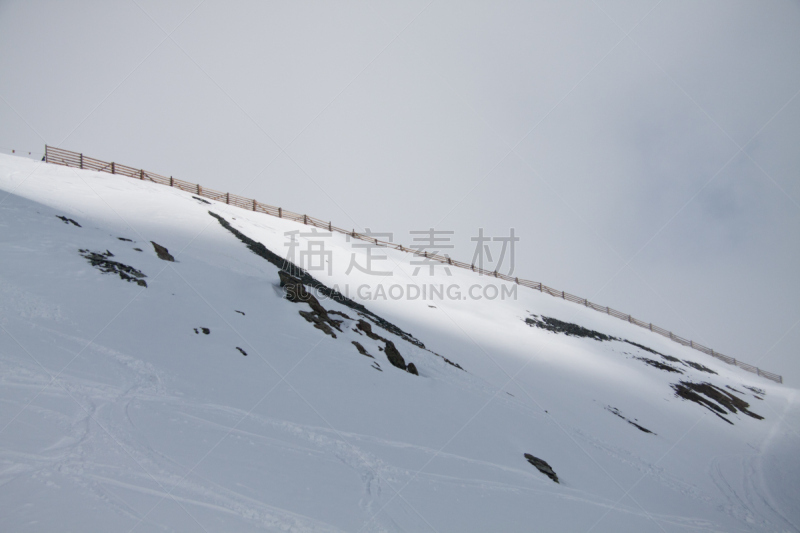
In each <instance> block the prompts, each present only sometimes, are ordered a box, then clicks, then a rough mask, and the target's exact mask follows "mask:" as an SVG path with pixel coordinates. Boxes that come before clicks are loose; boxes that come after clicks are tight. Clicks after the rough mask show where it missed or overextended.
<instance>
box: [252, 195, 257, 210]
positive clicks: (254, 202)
mask: <svg viewBox="0 0 800 533" xmlns="http://www.w3.org/2000/svg"><path fill="white" fill-rule="evenodd" d="M257 203H258V202H256V200H255V198H254V199H253V211H255V210H256V204H257Z"/></svg>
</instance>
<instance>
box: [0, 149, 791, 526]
mask: <svg viewBox="0 0 800 533" xmlns="http://www.w3.org/2000/svg"><path fill="white" fill-rule="evenodd" d="M0 191H4V192H0V228H1V229H0V326H2V329H0V372H1V374H0V375H1V376H2V388H0V509H2V511H1V512H0V530H3V531H110V530H113V531H209V532H211V531H264V530H266V531H440V532H443V531H670V532H671V531H798V530H799V528H800V511H798V507H799V506H797V505H796V503H797V500H798V494H800V492H799V490H800V460H799V459H798V457H797V450H798V444H799V443H800V437H798V433H797V431H796V429H795V428H797V427H798V425H799V424H798V422H800V414H798V409H797V406H796V398H797V390H795V389H793V388H791V387H789V386H787V385H777V384H774V383H772V382H770V381H768V380H765V379H763V378H759V377H758V376H755V375H752V374H748V373H746V372H744V371H742V370H740V369H737V368H735V367H730V366H728V365H725V364H723V363H721V362H719V361H717V360H715V359H712V358H710V357H707V356H705V355H703V354H701V353H699V352H696V351H693V350H690V349H687V348H685V347H682V346H680V345H678V344H675V343H672V342H670V341H669V340H667V339H664V338H663V337H660V336H658V335H654V334H651V333H650V332H648V331H646V330H643V329H641V328H638V327H635V326H631V325H629V324H626V323H624V322H622V321H619V320H617V319H614V318H610V317H607V316H604V315H602V314H600V313H597V312H594V311H590V310H587V309H584V308H582V307H580V306H578V305H574V304H570V303H567V302H563V301H560V300H558V299H555V298H552V297H549V296H545V295H541V294H539V293H536V292H534V291H531V290H526V289H524V288H520V289H519V290H518V292H517V298H516V299H507V300H505V301H501V300H500V299H499V298H498V299H495V300H487V299H485V298H483V299H481V300H469V299H467V300H457V301H456V300H449V299H436V300H433V301H432V300H422V299H421V298H420V299H416V300H408V299H405V298H404V299H400V300H392V299H391V298H387V299H377V300H375V299H370V300H362V299H360V298H359V297H358V295H357V294H356V293H355V288H356V287H357V286H359V285H362V284H369V285H370V286H371V288H372V291H371V292H373V293H375V292H377V290H376V287H377V285H378V284H379V283H383V284H384V286H385V287H387V288H388V287H389V286H391V285H392V284H400V285H403V286H406V285H408V284H419V283H435V284H439V283H445V284H447V285H456V286H457V287H459V288H460V290H461V292H462V293H466V292H467V290H468V288H469V287H471V286H472V285H475V284H480V285H481V286H485V285H490V284H496V282H497V280H491V279H484V278H481V277H478V276H476V275H474V274H473V273H471V272H468V271H461V270H459V269H453V270H452V272H451V274H452V275H451V276H442V275H441V274H437V275H436V276H435V277H434V278H425V277H422V274H420V276H413V275H412V274H413V270H414V268H415V267H414V266H413V265H411V264H410V263H409V261H410V260H411V257H410V256H408V255H407V254H402V253H400V252H395V251H392V250H380V253H381V254H385V255H387V256H388V260H387V261H384V262H382V263H381V267H380V268H381V269H382V270H392V271H393V274H394V275H393V276H388V277H382V278H377V277H376V276H371V275H368V274H365V273H362V272H359V271H358V270H357V269H353V270H352V271H351V272H350V273H349V274H348V273H347V272H346V271H347V269H348V266H349V264H350V260H351V256H352V254H356V258H357V259H363V254H365V251H364V249H363V248H357V247H353V244H362V243H359V242H358V241H357V242H355V243H350V242H348V240H347V239H346V237H345V236H343V235H339V234H334V235H333V236H330V237H325V241H324V242H325V249H326V250H329V251H331V252H332V255H331V258H330V259H331V261H330V264H331V272H330V274H329V273H328V272H326V271H310V272H309V273H310V274H311V275H312V276H314V278H316V279H317V280H318V281H319V283H321V284H324V285H325V286H327V287H329V288H333V287H336V288H338V289H339V290H340V291H342V292H345V291H347V292H348V293H349V296H350V298H351V299H352V301H353V302H352V303H351V302H337V301H334V300H332V299H329V298H325V297H324V296H323V295H321V294H320V293H319V292H318V291H317V292H315V291H312V293H315V294H316V295H317V296H319V298H318V302H319V304H320V305H321V306H322V307H323V308H324V311H326V312H327V315H326V316H323V317H322V319H320V316H319V315H317V316H316V319H317V320H318V321H319V322H321V323H322V324H321V327H320V328H317V327H315V325H314V323H313V322H312V321H313V320H315V317H314V316H310V315H313V313H314V309H313V306H310V305H309V304H307V303H302V302H299V303H298V302H293V301H290V299H287V298H286V292H287V290H286V287H281V283H280V279H279V275H278V271H279V269H278V267H277V266H275V265H274V264H273V263H271V262H270V261H268V260H267V259H265V257H263V256H261V255H258V254H257V253H254V252H253V251H252V250H251V249H249V248H248V246H247V242H251V243H252V242H255V243H261V244H262V245H263V246H264V247H265V248H266V249H267V250H270V251H272V252H273V253H275V254H277V255H278V256H281V257H283V256H285V255H286V253H287V250H288V248H287V246H286V243H287V237H286V236H285V232H288V231H293V230H300V231H301V232H307V231H309V228H308V227H305V226H302V225H300V224H296V223H294V222H290V221H286V220H283V219H277V218H272V217H268V216H266V215H261V214H256V213H251V212H247V211H244V210H239V209H235V208H231V207H229V206H226V205H224V204H219V203H217V202H211V203H210V204H209V203H207V202H205V201H201V200H198V199H195V198H193V197H192V195H191V194H188V193H185V192H181V191H178V190H175V189H170V188H167V187H163V186H159V185H155V184H152V183H145V182H139V181H136V180H132V179H129V178H122V177H118V176H111V175H108V174H98V173H93V172H88V171H80V170H75V169H69V168H64V167H57V166H52V165H45V164H43V163H42V164H40V163H36V162H31V161H29V160H26V159H22V158H15V157H11V156H0ZM6 193H10V194H8V195H6ZM210 212H211V213H214V214H216V215H217V216H218V217H219V218H217V217H214V216H212V215H211V214H210ZM59 217H63V218H59ZM220 219H221V220H222V221H223V222H224V224H223V223H221V221H220ZM376 222H379V221H376ZM226 225H227V226H229V227H225V226H226ZM312 240H313V239H312ZM307 241H308V239H307V238H303V237H300V238H298V243H299V249H300V250H303V249H306V244H307ZM153 242H154V243H157V244H158V245H159V246H160V247H164V248H166V249H167V250H168V253H169V254H171V255H172V256H173V257H174V259H175V261H174V262H173V261H168V260H164V259H162V258H159V254H158V253H157V247H156V246H155V245H154V244H152V243H153ZM137 249H138V250H137ZM359 254H360V255H359ZM162 255H163V254H162ZM93 262H94V263H95V264H94V265H93V264H92V263H93ZM361 264H364V262H363V261H361ZM102 270H111V272H102ZM424 270H426V269H423V271H424ZM119 271H122V272H123V275H120V274H119V273H118V272H119ZM141 276H144V277H141ZM124 278H127V279H124ZM140 281H141V282H143V283H139V282H140ZM145 284H146V286H145ZM358 303H360V304H363V305H364V306H365V308H366V310H368V311H369V312H368V313H365V312H361V314H359V309H355V308H354V306H355V307H357V304H358ZM300 311H302V312H303V313H305V314H306V315H307V316H309V319H306V318H304V317H303V316H301V313H300ZM309 320H312V321H309ZM326 320H327V322H326ZM382 320H385V321H386V322H382ZM335 321H341V323H338V324H337V323H336V322H335ZM360 322H363V323H367V324H369V325H370V332H371V336H370V334H369V333H367V332H366V331H364V327H363V325H362V326H361V327H359V323H360ZM332 323H333V324H334V326H333V327H331V324H332ZM337 325H338V329H337V327H336V326H337ZM381 325H383V326H385V327H381ZM577 326H580V327H582V328H584V329H579V328H577ZM326 327H328V328H329V329H330V331H329V333H333V334H334V335H335V338H334V336H333V335H331V334H329V333H326V332H325V331H324V329H325V328H326ZM203 328H206V330H204V329H203ZM205 331H208V333H205ZM565 331H568V332H570V333H572V334H569V335H568V334H566V333H565ZM406 333H407V334H406ZM612 337H613V338H612ZM604 339H605V340H604ZM354 341H355V342H357V343H359V344H360V346H361V348H362V349H363V351H365V352H367V353H368V354H369V356H366V355H362V353H360V351H361V350H360V349H358V348H357V347H356V345H355V344H353V342H354ZM389 341H390V342H389ZM390 343H391V345H392V346H394V347H395V348H396V350H397V352H399V353H400V354H401V356H402V357H403V359H404V362H405V364H408V363H413V364H414V366H415V367H416V369H417V371H418V373H419V375H418V376H417V375H413V374H412V373H409V372H407V371H404V370H402V369H400V368H397V367H396V366H393V365H392V364H391V362H390V361H389V358H388V356H387V352H389V351H391V349H390V348H388V345H389V344H390ZM422 345H424V348H423V347H422ZM245 353H246V354H247V355H246V356H245V355H244V354H245ZM741 356H742V358H743V359H744V360H747V357H746V354H741ZM448 361H449V362H450V363H452V364H450V363H449V362H448ZM455 365H458V366H459V367H461V368H458V367H456V366H455ZM681 382H683V385H681ZM703 383H706V384H708V385H699V384H703ZM712 385H713V387H712ZM693 386H694V387H697V388H696V389H695V390H694V391H693V390H691V387H693ZM680 391H683V396H684V397H679V396H678V395H677V394H676V393H677V392H680ZM693 399H694V400H696V401H692V400H693ZM748 406H749V407H748ZM745 410H746V411H749V412H750V413H752V414H753V416H750V415H749V414H748V413H747V412H745ZM760 418H763V419H760ZM644 430H647V431H644ZM525 454H530V455H532V456H535V457H537V458H540V459H542V460H544V461H546V462H547V463H548V464H549V466H550V467H552V469H553V470H554V471H555V474H556V475H557V478H558V483H556V482H554V481H553V480H552V479H551V478H550V477H548V476H546V475H545V474H544V473H542V472H540V471H539V470H538V469H537V468H535V467H534V465H533V464H532V463H530V462H529V461H528V460H527V459H526V456H525Z"/></svg>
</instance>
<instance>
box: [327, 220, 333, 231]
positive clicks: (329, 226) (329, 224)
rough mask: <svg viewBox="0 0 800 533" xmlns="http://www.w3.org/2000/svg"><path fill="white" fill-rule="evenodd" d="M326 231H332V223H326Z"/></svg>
mask: <svg viewBox="0 0 800 533" xmlns="http://www.w3.org/2000/svg"><path fill="white" fill-rule="evenodd" d="M328 231H333V223H332V222H331V221H328Z"/></svg>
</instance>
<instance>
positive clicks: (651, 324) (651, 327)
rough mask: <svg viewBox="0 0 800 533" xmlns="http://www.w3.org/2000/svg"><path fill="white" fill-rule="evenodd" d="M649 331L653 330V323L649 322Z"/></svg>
mask: <svg viewBox="0 0 800 533" xmlns="http://www.w3.org/2000/svg"><path fill="white" fill-rule="evenodd" d="M650 331H653V323H652V322H650Z"/></svg>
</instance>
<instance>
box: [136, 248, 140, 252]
mask: <svg viewBox="0 0 800 533" xmlns="http://www.w3.org/2000/svg"><path fill="white" fill-rule="evenodd" d="M134 250H136V251H137V252H141V251H142V249H141V248H134Z"/></svg>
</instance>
